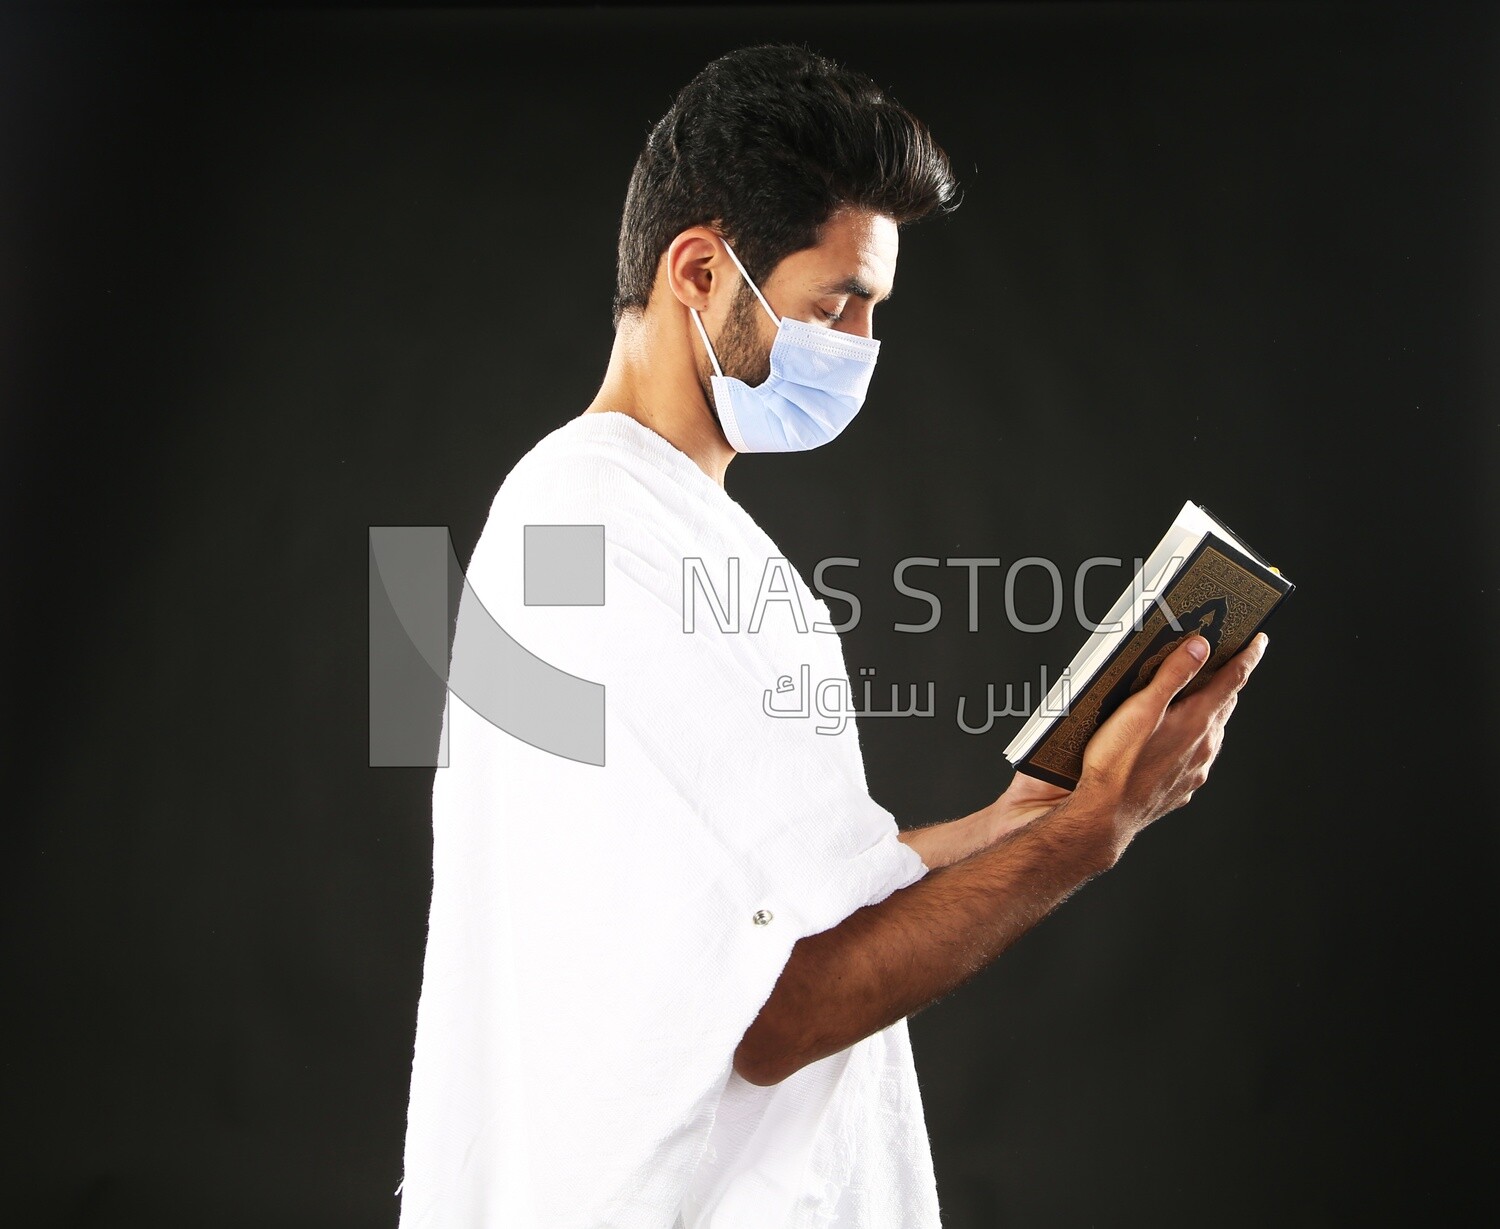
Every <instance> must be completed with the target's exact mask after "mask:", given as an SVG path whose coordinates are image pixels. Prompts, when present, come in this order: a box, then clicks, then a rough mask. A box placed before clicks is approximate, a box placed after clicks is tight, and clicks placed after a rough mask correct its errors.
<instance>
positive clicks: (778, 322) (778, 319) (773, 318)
mask: <svg viewBox="0 0 1500 1229" xmlns="http://www.w3.org/2000/svg"><path fill="white" fill-rule="evenodd" d="M720 238H721V239H723V236H722V235H721V236H720ZM723 242H724V250H725V251H726V252H728V253H729V259H730V260H732V261H734V267H735V268H736V269H738V270H739V271H740V276H741V277H743V278H744V279H745V285H747V286H749V287H750V289H751V290H753V291H755V297H756V298H757V299H759V300H760V305H761V306H762V307H764V308H765V309H766V315H768V316H770V317H771V323H772V324H774V325H775V326H776V327H777V328H778V329H779V328H780V327H781V317H780V316H778V315H777V314H776V313H775V312H773V311H772V310H771V305H770V304H769V303H767V302H766V296H765V295H763V294H761V292H760V287H759V286H757V285H756V284H755V283H754V282H753V281H751V280H750V275H749V274H748V273H746V272H745V266H744V265H742V264H740V258H739V257H738V256H736V255H735V254H734V249H733V248H732V247H730V246H729V240H728V239H724V240H723Z"/></svg>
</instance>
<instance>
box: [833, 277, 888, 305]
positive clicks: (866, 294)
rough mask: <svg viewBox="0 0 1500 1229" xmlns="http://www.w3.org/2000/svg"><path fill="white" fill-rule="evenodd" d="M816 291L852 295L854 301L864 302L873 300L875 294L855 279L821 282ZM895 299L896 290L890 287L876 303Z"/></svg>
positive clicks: (847, 278)
mask: <svg viewBox="0 0 1500 1229" xmlns="http://www.w3.org/2000/svg"><path fill="white" fill-rule="evenodd" d="M817 289H818V291H819V292H820V293H822V294H852V295H853V296H854V297H855V298H856V299H864V300H865V301H866V302H868V301H869V300H871V299H874V298H875V292H874V291H873V290H871V289H870V288H869V287H868V286H866V285H865V284H864V283H863V282H862V281H860V280H859V278H857V277H846V278H845V279H844V280H843V281H841V282H822V283H820V284H819V286H818V287H817ZM895 297H896V290H895V287H892V288H891V289H890V290H889V291H887V292H886V294H885V295H884V296H882V297H881V298H880V299H878V300H876V301H877V302H880V303H884V302H886V301H887V300H888V299H893V298H895Z"/></svg>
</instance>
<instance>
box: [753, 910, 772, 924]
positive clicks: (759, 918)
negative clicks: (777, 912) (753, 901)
mask: <svg viewBox="0 0 1500 1229" xmlns="http://www.w3.org/2000/svg"><path fill="white" fill-rule="evenodd" d="M771 916H772V915H771V911H770V910H769V909H757V910H756V911H755V913H754V914H753V915H752V916H751V918H750V920H751V921H752V922H754V923H755V924H756V925H757V926H765V925H768V924H769V923H770V921H771Z"/></svg>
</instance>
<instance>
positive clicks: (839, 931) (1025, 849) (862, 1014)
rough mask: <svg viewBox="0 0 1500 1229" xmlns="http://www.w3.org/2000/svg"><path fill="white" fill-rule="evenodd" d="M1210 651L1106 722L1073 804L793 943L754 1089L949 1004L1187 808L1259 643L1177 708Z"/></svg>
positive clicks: (742, 1048) (749, 1065) (748, 1072)
mask: <svg viewBox="0 0 1500 1229" xmlns="http://www.w3.org/2000/svg"><path fill="white" fill-rule="evenodd" d="M1207 648H1208V646H1207V642H1206V641H1204V640H1203V639H1202V637H1197V636H1195V637H1193V638H1191V639H1190V640H1189V641H1188V642H1187V643H1186V644H1184V645H1183V646H1182V647H1180V648H1179V649H1177V650H1176V652H1174V653H1173V654H1172V655H1171V656H1170V657H1169V658H1168V659H1167V660H1166V661H1165V662H1163V663H1162V666H1161V668H1160V669H1159V670H1158V671H1157V673H1156V677H1155V678H1154V679H1153V680H1152V682H1151V684H1150V685H1149V686H1147V687H1145V688H1143V689H1142V690H1141V691H1140V692H1138V693H1137V694H1136V695H1134V696H1132V697H1131V698H1130V699H1129V700H1127V701H1126V702H1125V703H1124V704H1123V705H1121V706H1120V709H1119V711H1118V712H1116V713H1115V715H1114V716H1112V717H1111V718H1110V719H1109V720H1108V721H1107V722H1105V723H1104V725H1102V726H1101V727H1100V728H1099V730H1098V731H1097V732H1096V733H1095V735H1094V737H1093V739H1092V740H1090V742H1089V745H1088V747H1087V749H1086V751H1085V755H1084V772H1083V777H1082V779H1081V780H1080V781H1079V783H1078V788H1077V789H1076V790H1074V791H1073V793H1072V794H1071V795H1069V796H1067V797H1066V799H1065V800H1063V801H1061V802H1058V803H1057V804H1056V805H1054V806H1052V807H1050V808H1049V809H1047V810H1045V812H1043V813H1041V814H1040V815H1037V816H1035V817H1033V818H1031V819H1030V820H1029V821H1028V822H1025V823H1024V824H1023V825H1022V826H1019V827H1014V828H1012V829H1011V830H1010V831H1009V832H1007V833H1006V834H1005V835H1003V836H1001V837H1000V838H999V839H998V841H997V842H996V843H995V844H994V845H993V846H991V847H989V848H985V849H981V850H979V851H978V852H975V853H971V854H969V855H967V856H964V857H960V858H958V859H957V860H956V861H953V862H951V863H948V864H946V865H940V866H939V867H938V868H937V869H935V870H932V871H929V872H928V873H927V874H926V875H925V876H923V878H921V879H920V880H918V881H917V882H916V883H914V884H912V885H910V886H909V887H906V888H902V889H900V890H899V891H896V892H893V893H892V894H891V895H890V896H888V897H887V898H886V899H885V900H883V901H881V902H880V903H879V904H875V905H870V906H867V907H866V908H864V909H860V910H858V911H856V912H855V913H853V914H851V915H850V916H849V917H847V918H845V919H844V921H842V922H840V923H839V924H838V925H837V926H835V927H833V928H832V929H830V930H826V931H823V932H822V933H821V934H816V935H809V936H808V937H806V938H804V939H801V940H799V941H798V942H797V944H796V945H795V946H794V947H793V948H792V953H791V956H790V957H789V958H788V960H787V963H786V966H785V968H783V970H782V973H781V977H780V978H779V979H778V980H777V982H776V986H775V988H774V989H773V990H772V992H771V996H770V998H769V999H768V1000H767V1001H766V1004H765V1006H764V1007H762V1008H761V1011H760V1014H759V1015H758V1016H757V1017H756V1018H755V1020H754V1022H753V1023H752V1024H751V1025H750V1027H749V1029H747V1030H746V1032H745V1036H744V1038H743V1039H742V1040H741V1042H740V1044H739V1047H738V1048H737V1049H736V1050H735V1055H734V1069H735V1071H737V1072H738V1073H739V1074H740V1075H741V1076H742V1077H744V1078H745V1079H746V1080H748V1081H750V1082H751V1083H752V1084H761V1085H767V1084H775V1083H779V1082H780V1081H781V1080H784V1079H785V1078H786V1077H787V1076H789V1075H791V1074H792V1073H793V1072H795V1071H797V1070H800V1069H801V1068H802V1067H804V1066H805V1065H807V1064H808V1063H811V1062H815V1061H817V1060H818V1059H821V1058H826V1057H827V1056H828V1055H830V1054H836V1053H838V1052H839V1051H840V1050H842V1049H845V1048H846V1047H848V1046H850V1045H853V1044H854V1043H855V1042H857V1041H860V1040H861V1039H863V1038H865V1037H868V1036H869V1035H870V1034H872V1033H875V1032H877V1031H879V1030H880V1029H882V1028H885V1027H886V1026H887V1025H890V1024H893V1023H895V1022H896V1021H897V1020H900V1019H902V1018H903V1017H905V1016H909V1015H911V1014H913V1013H914V1012H916V1011H918V1010H920V1009H921V1008H922V1007H924V1006H926V1005H927V1004H929V1003H931V1002H933V1001H934V1000H936V999H938V998H941V997H942V996H943V995H945V994H947V993H949V992H950V991H951V990H953V989H955V988H956V987H958V986H960V985H962V984H963V983H964V982H966V981H968V980H969V979H970V978H971V977H973V976H974V974H976V973H977V972H979V970H980V969H982V968H984V966H985V965H987V964H989V963H990V961H992V960H994V959H995V958H996V957H997V956H999V955H1000V953H1001V952H1003V951H1005V949H1006V948H1008V947H1009V946H1010V945H1011V944H1012V943H1014V942H1015V941H1016V940H1017V939H1018V938H1020V937H1021V935H1023V934H1025V933H1026V931H1027V930H1029V929H1030V928H1031V927H1032V926H1034V925H1035V924H1036V923H1037V922H1039V921H1040V920H1041V919H1042V918H1043V917H1045V916H1046V915H1047V914H1048V913H1050V912H1051V911H1052V910H1053V909H1054V908H1056V907H1057V905H1058V904H1060V903H1061V902H1062V901H1063V900H1065V899H1066V898H1067V897H1068V895H1070V894H1071V893H1072V892H1073V891H1074V890H1075V889H1076V888H1078V887H1079V885H1081V884H1082V883H1084V882H1085V881H1087V880H1088V879H1090V878H1092V877H1093V876H1094V875H1097V874H1099V873H1100V872H1101V871H1104V870H1107V869H1108V868H1109V867H1111V866H1113V865H1114V864H1115V863H1116V862H1117V861H1118V860H1119V858H1120V856H1121V855H1122V854H1123V853H1124V851H1125V847H1126V846H1127V845H1128V844H1129V843H1130V841H1131V840H1132V839H1133V838H1134V837H1135V835H1136V834H1137V833H1139V832H1140V831H1141V830H1142V829H1144V828H1145V827H1146V826H1147V825H1148V824H1150V823H1151V822H1152V821H1153V820H1155V819H1157V818H1159V817H1160V816H1162V815H1165V814H1166V813H1167V812H1169V811H1172V810H1175V809H1176V808H1178V807H1180V806H1182V805H1183V804H1184V803H1186V802H1187V801H1188V800H1189V799H1190V798H1191V797H1192V794H1193V791H1194V790H1195V789H1197V788H1199V787H1200V786H1201V785H1202V784H1203V782H1204V781H1205V780H1207V778H1208V770H1209V767H1210V766H1211V765H1212V763H1213V760H1214V757H1215V756H1216V755H1217V754H1218V751H1219V747H1220V744H1221V742H1222V740H1223V732H1224V723H1225V722H1226V721H1227V720H1228V719H1229V715H1230V713H1231V712H1232V711H1233V709H1234V704H1235V697H1236V696H1237V695H1238V693H1239V690H1240V688H1241V687H1243V686H1244V684H1245V682H1246V680H1248V679H1249V677H1250V672H1251V671H1252V670H1254V668H1255V666H1256V664H1257V662H1259V660H1260V658H1261V655H1262V653H1263V652H1264V650H1265V637H1264V636H1260V637H1257V638H1256V640H1255V641H1254V642H1253V643H1252V644H1251V645H1250V646H1249V647H1247V648H1246V649H1245V650H1244V651H1243V652H1242V653H1240V654H1239V656H1238V657H1236V658H1235V659H1234V660H1233V661H1232V662H1230V663H1229V664H1228V665H1227V666H1225V667H1224V669H1222V670H1221V671H1219V673H1218V675H1217V676H1216V677H1215V678H1214V679H1213V680H1211V681H1210V682H1209V684H1208V685H1207V686H1206V687H1204V688H1203V689H1202V690H1201V691H1199V692H1197V693H1195V694H1194V695H1192V696H1188V697H1186V698H1184V699H1182V700H1181V701H1178V702H1177V703H1173V699H1174V697H1175V696H1176V695H1177V693H1178V692H1179V691H1181V690H1182V688H1183V687H1184V686H1186V685H1187V683H1188V681H1189V680H1190V679H1191V678H1192V677H1193V675H1195V674H1196V673H1197V672H1198V668H1199V666H1200V665H1201V664H1202V663H1201V660H1200V659H1199V658H1198V657H1196V656H1195V655H1194V654H1195V653H1197V652H1200V651H1201V652H1203V653H1204V654H1205V655H1206V651H1207ZM1007 793H1009V791H1007ZM1003 800H1004V798H1003V796H1002V799H1001V800H1000V801H1003ZM997 805H998V804H997ZM988 809H989V808H986V810H988ZM984 814H985V812H976V813H975V816H970V817H968V819H969V820H970V821H972V822H971V823H969V824H967V825H965V826H964V827H961V828H959V829H956V830H955V832H954V834H953V836H954V840H957V841H961V840H962V839H963V838H964V837H965V836H968V837H972V836H973V835H975V834H976V833H979V832H982V831H983V827H984V821H983V820H981V819H979V818H977V817H978V816H983V815H984ZM992 818H993V817H992ZM955 822H956V823H960V824H962V823H963V821H955ZM950 826H951V825H946V824H945V825H938V826H937V827H936V829H935V831H937V832H939V833H940V832H941V830H942V829H945V828H948V827H950ZM919 831H920V830H919ZM943 840H944V844H945V845H946V847H947V848H948V849H950V850H951V849H952V848H954V847H955V846H954V845H953V844H952V843H949V842H948V841H947V839H946V838H943ZM908 843H910V844H913V846H914V847H916V848H918V851H919V852H922V851H921V847H920V845H919V844H918V843H917V842H915V841H909V842H908ZM934 848H938V846H936V845H935V846H934ZM935 856H940V855H935Z"/></svg>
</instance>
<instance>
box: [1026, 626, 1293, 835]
mask: <svg viewBox="0 0 1500 1229" xmlns="http://www.w3.org/2000/svg"><path fill="white" fill-rule="evenodd" d="M1267 643H1268V641H1267V637H1266V635H1265V633H1264V632H1262V633H1261V634H1259V635H1258V636H1256V637H1255V639H1254V640H1252V641H1251V642H1250V643H1249V644H1248V645H1246V646H1245V647H1244V648H1243V649H1242V650H1241V651H1240V652H1239V653H1237V654H1236V655H1235V656H1234V657H1233V658H1231V659H1230V660H1229V661H1228V662H1227V663H1225V665H1224V666H1223V667H1222V668H1221V669H1220V670H1218V671H1216V672H1215V674H1214V675H1213V677H1212V678H1210V679H1209V681H1208V682H1207V684H1205V685H1204V686H1203V687H1202V688H1201V689H1199V690H1197V691H1195V692H1194V693H1193V694H1192V695H1188V696H1182V697H1181V698H1180V699H1179V698H1177V697H1178V693H1179V692H1181V691H1182V689H1183V688H1184V687H1186V686H1187V685H1188V683H1189V682H1191V681H1192V679H1193V677H1194V676H1195V675H1196V674H1197V673H1198V671H1199V669H1200V668H1201V667H1202V665H1203V659H1206V658H1207V656H1208V651H1209V646H1208V641H1206V640H1204V639H1203V637H1202V636H1191V637H1189V638H1188V639H1187V640H1186V641H1184V642H1183V643H1182V644H1181V645H1179V646H1178V647H1177V649H1175V650H1174V651H1173V653H1172V654H1171V656H1169V657H1168V658H1167V659H1166V661H1164V662H1162V664H1161V666H1160V668H1159V669H1158V670H1157V672H1156V675H1155V677H1153V678H1152V680H1151V682H1150V683H1148V684H1147V685H1146V686H1145V687H1143V688H1141V690H1140V691H1138V692H1136V693H1135V695H1133V696H1131V697H1130V698H1129V699H1128V700H1126V701H1125V703H1123V704H1122V705H1120V707H1119V708H1118V709H1117V710H1116V711H1115V713H1114V714H1113V715H1112V716H1111V717H1110V718H1109V720H1107V721H1106V722H1105V723H1104V724H1103V725H1101V726H1100V727H1099V729H1098V730H1096V731H1095V732H1094V736H1093V737H1092V738H1091V739H1090V740H1089V744H1088V746H1087V747H1085V748H1084V753H1083V776H1082V778H1081V779H1080V780H1079V782H1078V787H1077V789H1076V790H1074V792H1073V800H1074V804H1075V806H1086V807H1087V809H1088V810H1089V811H1099V812H1102V813H1104V814H1107V815H1110V816H1112V817H1113V822H1114V825H1115V839H1116V856H1118V854H1119V853H1120V852H1123V850H1124V848H1125V846H1126V845H1128V844H1129V843H1130V841H1131V839H1132V838H1133V837H1134V836H1135V835H1136V834H1137V833H1138V832H1140V831H1141V830H1142V829H1143V828H1145V827H1146V826H1147V825H1148V824H1150V823H1151V822H1152V821H1154V820H1156V819H1159V818H1160V817H1161V816H1163V815H1165V814H1167V813H1168V812H1169V811H1175V810H1176V809H1177V808H1178V807H1180V806H1183V805H1184V804H1185V803H1186V802H1187V801H1188V800H1189V799H1190V798H1192V796H1193V794H1194V792H1195V791H1196V790H1199V789H1201V788H1202V787H1203V783H1204V782H1205V781H1207V780H1208V772H1209V769H1210V768H1211V767H1212V766H1213V762H1214V759H1215V757H1216V756H1217V755H1218V754H1219V748H1220V746H1221V745H1222V744H1223V741H1224V726H1225V723H1226V722H1227V721H1228V720H1229V715H1230V714H1231V713H1232V712H1234V706H1235V703H1236V700H1237V698H1238V696H1239V692H1240V688H1242V687H1243V686H1244V685H1245V683H1246V682H1247V681H1248V680H1249V678H1250V674H1251V672H1252V671H1253V670H1254V669H1255V667H1256V666H1257V665H1258V664H1259V662H1260V659H1261V657H1262V656H1263V655H1264V654H1265V651H1266V644H1267ZM1195 646H1196V647H1195ZM1200 652H1201V654H1202V658H1199V657H1197V656H1195V653H1200ZM1007 792H1009V791H1007Z"/></svg>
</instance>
